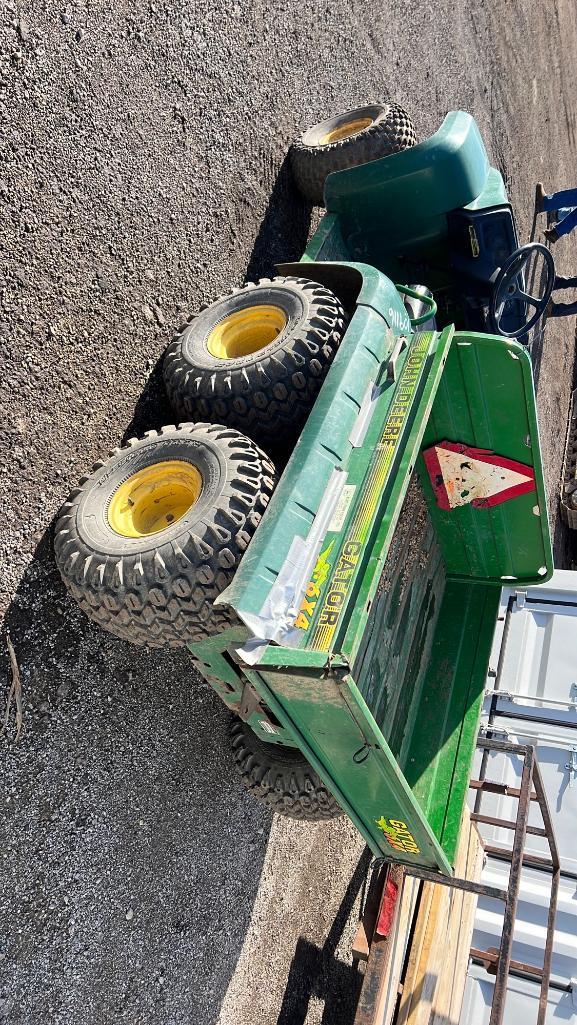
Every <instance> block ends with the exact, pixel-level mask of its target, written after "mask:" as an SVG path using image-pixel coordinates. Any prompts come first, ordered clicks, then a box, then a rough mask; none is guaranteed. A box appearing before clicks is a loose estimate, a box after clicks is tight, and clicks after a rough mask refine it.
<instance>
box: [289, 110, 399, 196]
mask: <svg viewBox="0 0 577 1025" xmlns="http://www.w3.org/2000/svg"><path fill="white" fill-rule="evenodd" d="M416 141H417V137H416V135H415V129H414V127H413V122H412V121H411V119H410V117H409V115H408V114H407V112H406V110H403V108H402V107H399V105H398V103H386V104H380V103H372V104H370V105H368V106H366V107H355V108H354V109H353V110H347V111H345V113H344V114H337V115H336V117H331V118H328V119H327V120H326V121H321V122H319V124H317V125H313V127H312V128H309V129H308V131H306V132H305V133H304V135H302V136H301V138H300V139H299V140H298V142H295V143H294V144H293V146H292V147H291V153H290V156H291V165H292V170H293V175H294V178H295V181H296V183H297V185H298V187H299V189H300V191H301V192H302V194H303V195H304V196H305V197H306V198H307V199H308V200H310V202H311V203H314V204H316V205H317V206H323V204H324V188H325V181H326V179H327V177H328V175H329V174H332V172H333V171H343V170H345V168H347V167H356V165H357V164H366V163H369V162H370V161H371V160H378V158H379V157H386V156H389V155H390V154H391V153H399V152H400V150H403V149H408V147H409V146H414V145H415V143H416Z"/></svg>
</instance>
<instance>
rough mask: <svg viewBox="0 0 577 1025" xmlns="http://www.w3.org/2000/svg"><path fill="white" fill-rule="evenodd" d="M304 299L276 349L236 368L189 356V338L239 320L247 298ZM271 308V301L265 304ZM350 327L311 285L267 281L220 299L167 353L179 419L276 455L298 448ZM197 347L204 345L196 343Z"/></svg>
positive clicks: (332, 301)
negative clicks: (216, 428)
mask: <svg viewBox="0 0 577 1025" xmlns="http://www.w3.org/2000/svg"><path fill="white" fill-rule="evenodd" d="M271 289H272V290H273V292H274V294H279V293H278V290H281V294H282V291H283V290H284V292H285V293H289V297H290V296H292V297H293V298H294V296H295V295H296V297H297V298H299V297H300V300H299V301H300V303H301V305H302V307H303V310H304V314H303V315H302V316H301V317H300V318H297V319H296V322H295V323H290V322H289V324H288V325H287V328H286V329H285V330H283V331H282V332H281V335H280V336H279V337H278V338H277V339H275V341H274V342H273V343H271V345H269V346H267V347H266V348H265V349H263V350H261V352H260V353H254V354H253V355H251V356H248V357H243V358H242V359H239V360H235V359H233V360H218V359H216V358H214V357H211V356H210V354H209V353H208V352H207V351H204V352H203V353H202V360H201V361H200V362H196V361H195V359H194V354H191V352H190V351H189V346H190V343H189V341H188V339H189V337H190V332H191V331H192V330H194V331H195V332H197V334H198V332H199V323H200V318H201V317H204V318H205V319H206V329H205V334H208V333H209V330H210V329H211V328H212V327H213V326H214V325H215V324H216V323H218V321H219V319H222V318H223V317H224V316H227V315H228V314H229V313H230V312H234V309H235V304H236V303H238V302H244V301H245V297H247V296H248V297H249V298H251V299H253V300H254V302H255V303H257V302H258V301H259V297H260V300H261V301H262V297H263V296H266V298H267V299H268V296H269V293H270V290H271ZM268 301H271V302H274V298H272V299H268ZM346 323H347V317H346V314H345V311H344V309H343V307H342V305H341V303H340V301H339V300H338V299H337V297H336V296H335V295H334V294H333V293H332V292H330V291H329V290H328V289H327V288H324V287H323V286H322V285H319V284H317V283H316V282H313V281H309V280H308V279H307V278H295V277H277V278H273V279H269V278H263V279H261V280H260V281H259V282H258V283H256V284H254V283H252V282H250V283H248V284H246V285H244V286H243V287H242V288H235V289H234V290H233V291H232V292H231V293H230V294H229V295H227V296H221V297H220V299H217V300H216V302H215V303H212V304H211V305H210V306H209V307H205V309H204V311H202V312H201V313H200V314H199V316H197V317H194V318H192V319H191V320H190V321H189V323H188V324H187V325H185V326H184V328H183V329H182V330H181V331H180V332H179V334H178V335H177V336H176V337H175V338H174V339H173V341H172V342H171V344H170V345H169V347H168V349H167V351H166V355H165V358H164V380H165V384H166V389H167V392H168V396H169V399H170V402H171V404H172V407H173V409H174V410H175V412H176V414H177V415H178V416H179V417H182V418H186V419H193V420H195V419H202V420H211V421H213V422H215V421H217V422H219V423H226V424H228V425H229V426H231V427H234V428H236V429H237V430H239V431H243V432H244V433H245V434H247V435H248V436H249V437H251V438H253V439H254V440H255V441H256V442H257V443H258V444H261V445H263V446H264V447H265V448H267V449H271V450H272V451H274V450H275V449H276V448H277V446H278V444H279V439H286V438H287V437H289V438H292V439H293V440H296V436H297V435H298V433H299V431H300V429H301V428H302V426H303V424H304V422H305V420H306V418H307V416H308V414H309V413H310V411H311V409H312V407H313V405H314V402H315V399H316V397H317V395H318V393H319V390H320V388H321V385H322V383H323V380H324V378H325V376H326V374H327V372H328V369H329V367H330V364H331V362H332V360H333V358H334V356H335V353H336V351H337V349H338V346H339V344H340V342H341V339H342V337H343V335H344V332H345V328H346ZM195 344H196V345H198V344H200V339H199V338H198V337H197V338H196V341H195Z"/></svg>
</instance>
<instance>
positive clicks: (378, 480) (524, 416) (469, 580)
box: [189, 112, 552, 874]
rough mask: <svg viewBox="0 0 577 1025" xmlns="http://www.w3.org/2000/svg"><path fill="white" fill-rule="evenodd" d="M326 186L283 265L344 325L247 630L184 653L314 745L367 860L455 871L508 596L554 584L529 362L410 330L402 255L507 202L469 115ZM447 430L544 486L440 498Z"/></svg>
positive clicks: (242, 603)
mask: <svg viewBox="0 0 577 1025" xmlns="http://www.w3.org/2000/svg"><path fill="white" fill-rule="evenodd" d="M325 196H326V203H327V213H326V214H325V216H324V217H323V219H322V221H321V223H320V225H319V228H318V229H317V231H316V233H315V235H314V236H313V238H312V240H311V242H310V243H309V245H308V247H307V250H306V252H305V254H304V255H303V258H302V261H301V262H300V263H299V264H296V265H294V264H293V265H288V264H287V265H284V266H283V267H282V268H281V271H282V272H283V273H303V272H304V273H305V274H306V276H308V277H311V278H313V279H314V280H318V281H321V282H322V283H325V284H327V285H328V287H335V290H336V291H337V292H338V293H339V294H340V295H341V296H342V297H343V302H345V305H346V306H347V308H348V312H349V315H350V322H349V325H348V328H347V331H346V334H345V337H344V339H343V341H342V343H341V346H340V349H339V352H338V353H337V355H336V357H335V359H334V362H333V363H332V365H331V368H330V371H329V373H328V375H327V377H326V380H325V382H324V384H323V386H322V389H321V391H320V394H319V396H318V399H317V401H316V403H315V406H314V408H313V410H312V412H311V414H310V416H309V418H308V421H307V423H306V425H305V427H304V429H303V431H302V433H301V435H300V437H299V439H298V441H297V444H296V446H295V448H294V451H293V453H292V455H291V457H290V459H289V461H288V464H287V466H286V468H285V469H284V472H283V474H282V477H281V479H280V482H279V484H278V486H277V489H276V491H275V493H274V495H273V498H272V500H271V502H270V505H269V508H268V509H267V513H266V515H265V516H264V518H263V520H262V522H261V524H260V526H259V528H258V530H257V532H256V534H255V536H254V538H253V540H252V541H251V544H250V546H249V548H248V550H247V553H246V555H245V556H244V558H243V560H242V562H241V564H240V566H239V569H238V570H237V573H236V575H235V577H234V579H233V581H232V583H231V585H230V586H229V588H228V589H227V591H226V592H224V594H223V595H221V597H220V599H218V600H219V601H220V602H222V603H226V604H229V605H230V606H231V607H232V608H233V609H235V610H236V612H237V614H238V615H239V617H240V620H241V621H242V623H241V624H240V625H239V626H238V627H235V628H231V629H230V630H227V631H225V632H223V633H222V634H220V635H219V636H216V637H210V638H207V639H206V640H205V641H202V642H197V643H191V644H190V645H189V647H190V649H191V652H192V654H193V657H194V659H195V661H196V664H197V665H198V666H199V668H200V670H201V672H202V673H204V675H205V677H206V679H207V680H208V682H209V683H210V684H211V685H212V686H213V687H214V688H215V690H216V691H217V692H218V693H219V695H220V696H221V698H222V700H223V701H224V702H225V703H226V704H227V705H228V707H229V708H230V709H231V710H232V711H233V712H236V713H237V714H241V715H242V716H243V718H245V719H246V720H247V721H248V722H249V723H250V725H251V726H252V728H253V729H254V730H255V732H256V733H257V734H258V735H259V736H261V737H262V738H263V739H264V740H267V741H269V742H271V743H282V744H286V745H289V746H290V745H292V746H295V747H298V748H299V749H300V750H301V751H302V752H303V753H304V754H305V755H306V757H307V759H308V760H309V762H310V764H311V765H312V766H313V768H314V769H315V770H316V771H317V772H318V774H319V776H320V777H321V779H322V780H323V781H324V782H325V784H326V785H327V786H328V787H329V788H330V790H331V791H332V792H333V793H334V794H335V796H336V798H337V800H338V801H339V803H340V804H341V806H342V807H343V809H344V810H345V811H346V813H347V814H348V815H349V816H350V818H351V820H352V821H353V822H354V823H355V825H356V826H357V828H358V829H359V831H360V833H361V835H362V836H363V837H364V838H365V840H366V842H367V843H368V845H369V846H370V848H371V850H372V851H373V852H374V854H375V855H377V856H381V857H385V858H387V859H389V860H393V861H399V862H401V863H403V864H419V865H424V866H427V867H431V868H435V869H437V870H438V871H439V872H441V873H444V874H450V873H451V872H452V866H453V865H454V860H455V852H456V848H457V842H458V837H459V829H460V823H461V818H462V811H463V806H464V803H465V799H466V793H467V789H468V782H469V777H470V772H471V766H472V760H473V756H474V750H475V743H476V736H477V731H478V725H479V717H480V709H481V703H482V700H483V694H484V688H485V679H486V671H487V666H488V660H489V653H490V648H491V643H492V638H493V631H494V626H495V619H496V613H497V608H498V604H499V597H500V589H501V586H502V584H503V583H505V582H509V583H510V582H511V580H512V579H514V580H515V581H518V582H519V585H520V586H524V585H526V584H528V583H535V582H541V581H543V580H545V579H547V577H548V576H549V575H550V574H551V572H552V554H551V543H550V538H549V529H548V523H547V516H546V499H545V492H544V486H543V472H542V466H541V459H540V447H539V435H538V428H537V419H536V412H535V396H534V390H533V383H532V375H531V365H530V361H529V358H528V356H527V353H526V352H525V350H524V349H523V348H522V346H520V345H518V344H517V343H514V342H506V341H504V340H503V339H502V338H492V337H490V336H486V335H479V334H473V333H470V332H462V331H461V332H455V331H454V328H453V327H452V326H449V327H447V328H445V329H444V330H442V331H433V330H431V331H427V330H424V329H421V330H419V331H416V332H413V331H412V330H411V325H410V323H409V321H408V319H407V314H406V310H405V307H404V305H403V303H402V301H401V298H400V296H399V294H398V292H397V290H396V288H395V286H394V284H393V281H392V280H391V278H392V277H396V280H399V281H400V280H403V283H405V280H404V278H406V271H404V270H403V264H402V255H403V253H410V252H412V251H419V253H426V254H428V255H429V256H431V254H433V256H435V257H436V258H439V259H441V261H442V260H444V261H445V263H446V262H447V248H446V235H447V214H448V213H449V212H450V211H451V210H454V209H455V208H457V207H461V206H467V207H469V208H470V209H473V210H483V209H490V208H493V207H501V206H506V205H507V197H506V193H505V189H504V184H503V180H502V178H501V176H500V174H499V172H498V171H496V170H495V169H494V168H491V167H490V166H489V161H488V159H487V154H486V152H485V149H484V146H483V143H482V140H481V138H480V135H479V132H478V129H477V126H476V124H475V122H474V121H473V119H472V118H471V117H470V116H469V115H468V114H465V113H463V112H453V113H451V114H449V115H448V116H447V118H446V119H445V122H444V123H443V125H442V126H441V128H440V130H439V131H438V132H437V133H436V134H435V135H434V136H432V137H431V139H429V140H427V141H426V142H425V143H421V144H420V145H418V146H416V147H414V148H413V149H411V150H407V151H404V152H402V153H399V154H395V155H394V156H391V157H385V158H383V159H382V160H378V161H373V162H372V163H370V164H366V165H363V166H361V167H356V168H351V169H349V170H347V171H341V172H338V173H337V174H333V175H330V176H329V178H328V180H327V184H326V191H325ZM303 264H306V268H305V267H303ZM442 277H443V274H442V273H441V275H440V278H439V280H442ZM406 283H408V282H406ZM337 285H338V286H339V287H337ZM442 441H447V442H450V443H457V444H462V445H466V446H470V447H472V448H475V449H485V450H489V451H491V452H495V453H496V454H498V455H500V456H504V457H506V458H508V459H511V460H514V461H516V462H520V463H522V464H523V465H524V466H530V467H531V468H532V471H533V472H534V476H535V491H533V492H531V493H527V494H521V495H518V496H516V497H515V498H514V499H511V500H510V501H507V502H506V503H503V504H501V505H494V506H491V507H490V508H489V507H477V506H473V505H463V506H460V507H457V508H454V509H451V510H446V509H444V508H441V507H440V506H439V504H438V501H437V494H436V492H435V489H434V488H433V485H432V483H431V480H430V478H429V474H428V472H427V470H426V467H425V463H424V461H423V455H422V453H423V451H426V450H427V449H428V448H430V447H431V446H433V445H435V444H438V443H440V442H442ZM335 482H336V484H335ZM331 489H333V491H334V494H333V491H331ZM330 495H332V499H331V501H332V505H331V502H329V501H328V496H330ZM327 503H328V504H327ZM413 520H414V521H415V524H416V523H417V522H418V530H417V529H416V527H415V531H414V537H412V536H411V532H409V534H408V535H406V536H405V535H403V524H405V525H407V524H409V525H412V523H413ZM319 524H320V526H319ZM407 538H409V540H407ZM409 541H410V544H409ZM404 545H405V546H407V549H408V548H411V547H412V549H414V551H413V552H412V554H411V557H410V558H412V559H413V562H411V561H410V558H409V555H407V559H406V560H405V559H404V558H403V557H402V555H403V552H404V548H403V546H404ZM407 567H408V568H407ZM295 624H298V625H295ZM259 639H260V641H259Z"/></svg>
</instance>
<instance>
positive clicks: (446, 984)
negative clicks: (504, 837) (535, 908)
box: [375, 809, 483, 1025]
mask: <svg viewBox="0 0 577 1025" xmlns="http://www.w3.org/2000/svg"><path fill="white" fill-rule="evenodd" d="M482 867H483V845H482V842H481V839H480V837H479V834H478V832H477V829H476V827H475V826H474V824H473V823H471V821H470V818H469V812H468V809H465V813H464V821H463V825H462V830H461V839H460V843H459V848H458V851H457V859H456V863H455V875H457V876H459V877H460V878H464V879H469V880H475V881H478V880H479V879H480V877H481V870H482ZM476 906H477V897H476V895H475V894H470V893H464V892H463V891H462V890H454V889H451V888H450V887H448V886H440V885H438V884H437V883H429V882H426V883H424V884H423V889H422V892H421V899H420V903H419V908H418V911H417V916H416V921H415V927H414V931H413V936H412V940H411V945H410V948H409V951H408V957H407V962H406V970H405V973H404V978H403V980H402V985H403V990H402V995H401V999H400V1004H399V1010H398V1014H397V1017H396V1019H395V1025H449V1023H455V1022H457V1021H458V1020H459V1015H460V1013H461V1004H462V1000H463V993H464V989H465V981H466V974H467V965H468V962H469V949H470V946H471V938H472V935H473V925H474V918H475V909H476ZM378 1021H379V1020H378V1019H375V1022H378ZM379 1025H381V1023H380V1022H379Z"/></svg>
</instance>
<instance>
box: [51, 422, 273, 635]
mask: <svg viewBox="0 0 577 1025" xmlns="http://www.w3.org/2000/svg"><path fill="white" fill-rule="evenodd" d="M168 444H171V445H173V446H175V445H177V446H178V447H179V448H178V450H179V452H184V455H183V456H182V458H189V456H188V451H189V450H190V461H191V462H194V460H195V459H198V458H199V456H198V454H196V455H194V453H198V450H199V446H200V448H201V449H202V446H203V445H204V446H205V449H206V448H208V450H209V452H211V453H213V455H212V456H211V458H213V460H217V461H219V465H221V467H223V468H224V470H223V472H221V477H220V480H219V482H218V484H217V485H215V486H214V488H213V490H214V492H215V493H214V495H213V496H212V495H211V494H207V495H206V501H205V502H204V505H203V509H202V510H201V513H202V515H201V518H198V517H199V516H200V513H199V514H198V515H197V518H196V519H195V512H194V508H193V510H191V511H190V512H189V513H188V514H185V516H184V517H182V519H181V520H180V521H178V523H175V524H174V525H172V526H171V528H170V531H168V530H162V531H160V532H159V533H158V534H153V535H148V537H147V538H145V539H140V538H138V539H134V538H130V539H128V541H125V539H123V538H121V537H120V536H119V535H117V534H114V533H112V534H111V537H110V541H109V542H107V540H106V528H105V527H104V528H102V530H104V534H103V536H104V541H103V542H102V543H98V544H97V543H95V542H94V538H93V537H92V536H90V535H89V532H88V531H87V529H86V527H85V524H84V520H83V513H82V509H83V508H86V507H87V503H88V502H91V503H92V506H91V510H92V507H94V510H95V511H96V512H100V513H102V509H103V504H104V503H106V505H107V504H108V502H109V501H110V497H111V495H112V494H114V491H115V490H116V488H117V487H118V486H119V485H120V483H121V482H122V479H126V476H127V474H126V472H125V473H124V478H123V476H122V460H123V459H124V462H125V463H126V456H125V454H126V453H127V452H128V451H130V450H132V451H133V452H134V457H133V458H136V459H140V460H142V459H144V460H147V459H148V460H149V464H150V463H154V462H157V461H158V462H160V461H162V460H164V459H166V458H167V457H170V456H171V455H172V457H173V458H174V455H173V452H174V449H173V450H169V449H168ZM193 448H194V452H193ZM149 450H150V451H149ZM215 452H216V455H214V453H215ZM193 456H194V458H193ZM129 472H132V471H129ZM115 473H116V478H115V476H114V475H115ZM106 474H108V476H109V477H110V478H111V484H110V485H108V484H105V485H103V483H102V482H103V475H104V476H105V475H106ZM274 486H275V468H274V466H273V464H272V463H271V461H270V459H269V458H268V456H266V455H265V454H264V453H263V452H261V451H260V449H258V448H257V446H256V445H255V444H254V442H252V441H251V440H250V439H249V438H246V437H244V436H243V435H241V434H239V433H238V432H237V431H234V430H231V429H230V428H228V427H223V426H221V425H213V424H180V425H179V426H178V427H174V426H170V427H163V428H162V430H161V431H160V432H157V431H148V432H147V433H146V435H145V437H144V438H142V439H138V438H131V439H130V440H129V441H128V443H127V444H126V445H125V446H123V447H122V448H118V449H115V450H114V452H113V453H111V455H110V458H109V459H108V460H107V461H106V462H98V463H96V464H95V466H94V467H93V469H92V471H91V473H90V474H88V476H86V477H83V478H81V480H80V482H79V485H78V487H76V488H74V489H73V490H72V492H71V494H70V496H69V498H68V500H67V501H66V502H65V503H64V505H63V506H62V509H61V510H60V513H59V518H58V520H57V523H56V527H55V537H54V550H55V556H56V563H57V565H58V568H59V570H60V573H61V575H62V578H63V581H64V583H65V585H66V587H67V588H68V590H69V591H70V593H71V594H72V595H73V597H74V598H75V599H76V601H77V602H78V604H79V605H80V608H81V609H82V610H83V611H84V612H85V613H86V615H87V616H88V617H89V618H90V619H91V620H93V621H94V622H96V623H98V625H99V626H101V627H102V628H103V629H104V630H108V631H109V632H110V633H112V634H115V635H116V636H117V637H121V638H123V639H124V640H128V641H131V642H132V643H134V644H142V645H146V646H148V647H152V648H156V647H162V646H164V645H168V646H171V647H180V646H182V645H184V644H186V643H187V642H188V641H194V640H200V639H202V638H204V637H206V636H209V635H211V634H214V633H218V632H220V631H221V630H223V629H225V628H226V627H227V626H230V625H231V624H234V623H237V622H238V621H237V619H236V617H235V615H234V613H233V612H232V611H231V610H230V609H228V608H227V607H226V606H216V607H215V606H213V601H214V599H215V598H216V597H217V596H218V595H219V594H221V593H222V591H223V590H224V589H225V588H226V587H227V586H228V584H229V583H230V581H231V580H232V577H233V575H234V573H235V570H236V568H237V566H238V564H239V562H240V560H241V558H242V556H243V554H244V552H245V551H246V548H247V547H248V544H249V542H250V539H251V537H252V535H253V534H254V532H255V530H256V528H257V526H258V524H259V522H260V520H261V518H262V515H263V513H264V511H265V509H266V507H267V505H268V502H269V499H270V496H271V495H272V492H273V490H274ZM208 490H209V491H210V488H209V489H208ZM100 492H101V493H100ZM103 518H104V514H103ZM110 529H111V528H110ZM101 532H102V531H101ZM166 535H169V536H168V537H167V536H166ZM139 546H140V547H139Z"/></svg>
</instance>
